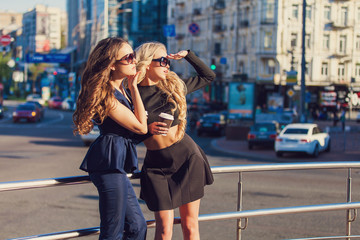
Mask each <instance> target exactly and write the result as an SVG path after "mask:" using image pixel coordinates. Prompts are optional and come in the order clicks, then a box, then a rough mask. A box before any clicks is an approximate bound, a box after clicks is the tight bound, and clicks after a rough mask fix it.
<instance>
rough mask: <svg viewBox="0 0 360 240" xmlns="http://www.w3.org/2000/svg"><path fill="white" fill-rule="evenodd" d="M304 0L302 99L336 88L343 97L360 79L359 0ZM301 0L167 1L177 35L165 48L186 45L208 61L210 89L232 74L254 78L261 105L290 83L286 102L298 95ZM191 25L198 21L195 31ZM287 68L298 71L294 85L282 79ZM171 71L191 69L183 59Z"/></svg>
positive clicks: (230, 78)
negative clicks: (213, 76) (211, 76)
mask: <svg viewBox="0 0 360 240" xmlns="http://www.w3.org/2000/svg"><path fill="white" fill-rule="evenodd" d="M306 2H307V7H306V10H305V16H306V34H305V42H304V43H305V47H306V55H305V56H306V57H305V60H306V73H305V82H306V86H307V91H308V92H309V99H310V100H308V101H307V103H309V105H311V103H312V102H313V103H317V104H318V105H319V104H321V103H320V102H321V95H319V94H318V93H317V92H318V91H319V90H321V91H334V92H336V91H338V90H342V91H344V93H342V95H343V96H341V97H339V96H337V98H342V99H337V100H336V101H337V102H339V101H340V102H345V101H346V98H347V94H348V92H349V91H351V90H354V89H355V90H359V91H360V89H356V88H357V87H359V86H360V64H359V62H360V55H359V54H360V50H359V49H360V27H359V22H360V1H359V0H352V1H350V0H347V1H346V0H331V1H330V0H316V1H315V0H307V1H306ZM302 3H303V1H301V0H293V1H287V0H252V1H250V0H226V1H225V0H207V1H200V0H191V1H182V0H173V1H169V6H168V16H169V18H168V24H174V25H175V28H176V36H175V37H169V38H168V48H169V51H171V52H174V51H177V50H179V49H187V48H191V49H193V50H194V51H195V52H196V53H197V54H198V55H199V56H200V57H201V58H203V59H204V60H205V61H206V62H207V63H208V64H209V65H210V64H212V65H215V66H216V70H215V71H216V72H217V76H218V80H217V81H218V83H215V87H214V86H213V87H214V88H215V89H216V88H217V87H220V88H223V87H225V88H226V83H228V82H232V81H247V82H254V83H256V86H257V91H256V92H257V94H258V97H257V99H258V101H259V102H258V104H259V105H262V104H267V101H268V98H269V96H270V95H276V94H278V95H285V96H286V94H285V93H286V91H287V90H288V89H289V88H294V89H295V92H296V94H295V96H294V97H292V99H288V97H287V96H286V97H285V98H284V106H283V107H289V104H290V100H292V101H295V102H296V101H299V97H298V95H299V94H297V92H298V90H299V87H298V86H299V85H300V76H301V58H302V54H301V53H302V16H303V11H302ZM190 26H197V27H198V30H197V31H194V29H193V28H192V29H191V28H190ZM291 70H294V71H296V72H297V76H295V77H296V78H297V82H295V86H288V85H287V75H288V73H289V71H291ZM176 71H177V72H182V73H184V75H185V77H186V76H190V75H191V74H193V73H192V72H191V71H190V70H188V69H187V66H186V64H183V65H181V64H179V65H178V68H177V69H176ZM216 84H217V85H216ZM349 89H350V90H349ZM221 91H222V92H225V93H226V90H225V91H224V90H221ZM213 92H214V91H213ZM215 93H216V90H215ZM213 95H214V93H213ZM225 95H226V94H225ZM338 95H339V94H338ZM215 97H216V94H215ZM224 100H225V101H226V96H224ZM332 104H334V103H332ZM344 104H345V103H344ZM319 106H320V105H319Z"/></svg>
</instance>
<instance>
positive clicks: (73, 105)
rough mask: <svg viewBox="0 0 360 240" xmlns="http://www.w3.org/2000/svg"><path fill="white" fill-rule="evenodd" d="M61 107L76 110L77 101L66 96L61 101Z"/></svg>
mask: <svg viewBox="0 0 360 240" xmlns="http://www.w3.org/2000/svg"><path fill="white" fill-rule="evenodd" d="M61 109H63V110H70V111H75V109H76V103H75V102H74V101H73V100H72V99H71V98H65V99H64V101H62V103H61Z"/></svg>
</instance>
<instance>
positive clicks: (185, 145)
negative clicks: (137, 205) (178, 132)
mask: <svg viewBox="0 0 360 240" xmlns="http://www.w3.org/2000/svg"><path fill="white" fill-rule="evenodd" d="M213 182H214V178H213V175H212V172H211V169H210V165H209V162H208V160H207V158H206V155H205V153H204V152H203V150H202V149H201V148H200V147H199V146H198V145H197V144H196V143H195V142H194V141H193V140H192V139H191V138H190V137H189V136H188V135H187V134H185V136H184V138H183V139H182V140H181V141H179V142H177V143H175V144H173V145H171V146H169V147H167V148H164V149H160V150H147V152H146V156H145V159H144V165H143V167H142V170H141V178H140V183H141V192H140V198H141V199H143V200H144V201H145V202H146V204H147V206H148V208H149V209H150V210H151V211H160V210H170V209H175V208H177V207H180V206H181V205H184V204H186V203H189V202H193V201H195V200H198V199H200V198H202V197H203V196H204V186H205V185H210V184H212V183H213Z"/></svg>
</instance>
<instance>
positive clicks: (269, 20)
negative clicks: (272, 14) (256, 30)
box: [260, 18, 275, 25]
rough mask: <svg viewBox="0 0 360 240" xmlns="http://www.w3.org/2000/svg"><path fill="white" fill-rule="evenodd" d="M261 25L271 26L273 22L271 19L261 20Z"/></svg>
mask: <svg viewBox="0 0 360 240" xmlns="http://www.w3.org/2000/svg"><path fill="white" fill-rule="evenodd" d="M260 24H261V25H272V24H275V20H274V19H273V18H263V19H261V22H260Z"/></svg>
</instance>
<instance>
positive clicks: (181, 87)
mask: <svg viewBox="0 0 360 240" xmlns="http://www.w3.org/2000/svg"><path fill="white" fill-rule="evenodd" d="M161 48H162V49H164V50H165V51H166V47H165V45H164V44H162V43H159V42H148V43H144V44H142V45H140V46H139V47H138V48H136V49H135V51H136V60H137V62H138V63H137V65H136V68H137V71H141V73H140V75H139V80H138V82H139V83H140V82H141V81H142V80H144V78H145V77H146V68H147V66H148V65H150V64H151V62H152V60H153V58H154V54H155V52H156V51H157V50H158V49H161ZM156 86H157V87H158V88H159V89H160V90H161V91H162V92H164V93H165V94H166V95H167V102H170V103H171V104H172V105H173V106H174V107H173V108H172V109H171V112H172V114H174V112H175V111H176V110H177V109H179V120H180V123H179V128H178V131H177V132H176V138H177V139H182V138H183V137H184V134H185V129H186V111H187V110H186V97H185V96H186V91H187V90H186V86H185V83H184V81H183V80H181V78H180V77H179V76H178V75H177V74H176V73H175V72H173V71H169V72H168V74H166V80H164V81H159V82H158V84H157V85H156Z"/></svg>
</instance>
